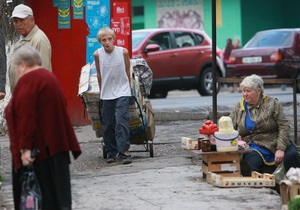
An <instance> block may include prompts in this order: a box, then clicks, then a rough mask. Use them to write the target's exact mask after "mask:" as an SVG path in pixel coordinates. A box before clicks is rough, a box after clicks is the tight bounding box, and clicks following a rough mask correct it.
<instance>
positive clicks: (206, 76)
mask: <svg viewBox="0 0 300 210" xmlns="http://www.w3.org/2000/svg"><path fill="white" fill-rule="evenodd" d="M216 76H217V77H219V73H218V72H217V75H216ZM197 90H198V93H199V94H200V95H201V96H211V95H212V94H213V77H212V68H211V67H208V68H205V69H204V70H203V71H202V73H201V75H200V79H199V84H198V88H197ZM219 91H220V86H219V84H218V83H217V93H218V92H219Z"/></svg>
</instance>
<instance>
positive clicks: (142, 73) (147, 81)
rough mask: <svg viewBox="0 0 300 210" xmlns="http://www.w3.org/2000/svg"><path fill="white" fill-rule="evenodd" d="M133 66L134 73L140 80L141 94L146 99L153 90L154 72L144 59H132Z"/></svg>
mask: <svg viewBox="0 0 300 210" xmlns="http://www.w3.org/2000/svg"><path fill="white" fill-rule="evenodd" d="M131 65H132V68H133V71H134V73H135V74H136V75H137V76H138V78H139V84H140V89H141V93H142V95H143V96H144V97H147V96H148V95H150V90H151V88H152V80H153V72H152V70H151V69H150V67H149V66H148V64H147V62H146V60H145V59H144V58H132V59H131Z"/></svg>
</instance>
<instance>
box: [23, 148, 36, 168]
mask: <svg viewBox="0 0 300 210" xmlns="http://www.w3.org/2000/svg"><path fill="white" fill-rule="evenodd" d="M21 160H22V164H23V166H28V165H29V164H30V163H32V162H33V161H34V159H32V158H31V150H29V149H25V150H23V151H22V155H21Z"/></svg>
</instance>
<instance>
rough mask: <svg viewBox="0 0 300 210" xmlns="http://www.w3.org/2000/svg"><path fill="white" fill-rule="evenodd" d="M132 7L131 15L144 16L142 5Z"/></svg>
mask: <svg viewBox="0 0 300 210" xmlns="http://www.w3.org/2000/svg"><path fill="white" fill-rule="evenodd" d="M132 9H133V10H132V11H133V15H132V16H144V6H135V7H133V8H132Z"/></svg>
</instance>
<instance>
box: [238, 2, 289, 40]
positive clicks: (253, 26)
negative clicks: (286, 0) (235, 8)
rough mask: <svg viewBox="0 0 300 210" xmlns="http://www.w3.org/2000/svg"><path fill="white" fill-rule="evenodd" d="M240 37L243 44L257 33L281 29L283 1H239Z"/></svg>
mask: <svg viewBox="0 0 300 210" xmlns="http://www.w3.org/2000/svg"><path fill="white" fill-rule="evenodd" d="M241 2H242V3H241V5H242V6H241V14H242V24H241V26H242V37H243V41H244V42H243V44H245V43H246V42H247V41H248V40H249V39H250V38H251V37H252V36H253V35H254V34H255V33H256V32H257V31H261V30H266V29H274V28H282V27H283V18H284V16H283V9H282V8H283V1H282V0H277V1H276V3H275V1H274V0H263V1H261V0H251V3H249V2H247V1H241Z"/></svg>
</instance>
